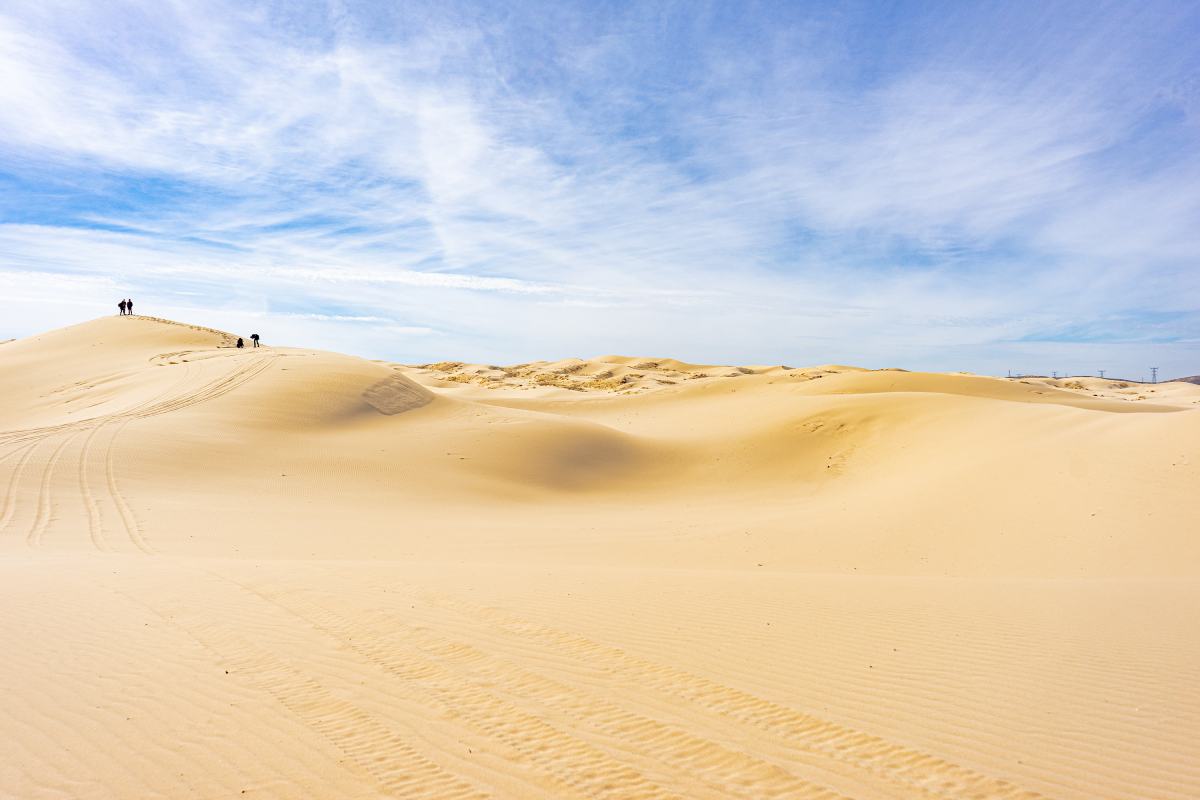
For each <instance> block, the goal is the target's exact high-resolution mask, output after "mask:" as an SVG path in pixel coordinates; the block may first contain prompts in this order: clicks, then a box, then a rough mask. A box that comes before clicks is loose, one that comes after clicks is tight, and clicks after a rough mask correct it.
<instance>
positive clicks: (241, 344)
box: [237, 336, 246, 350]
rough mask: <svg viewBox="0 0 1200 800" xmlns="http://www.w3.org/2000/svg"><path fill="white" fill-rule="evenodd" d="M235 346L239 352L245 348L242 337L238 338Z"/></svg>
mask: <svg viewBox="0 0 1200 800" xmlns="http://www.w3.org/2000/svg"><path fill="white" fill-rule="evenodd" d="M237 346H238V349H239V350H241V349H242V348H243V347H245V346H246V343H245V342H243V341H242V337H240V336H239V337H238V343H237Z"/></svg>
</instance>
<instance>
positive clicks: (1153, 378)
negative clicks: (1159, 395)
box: [1150, 367, 1158, 383]
mask: <svg viewBox="0 0 1200 800" xmlns="http://www.w3.org/2000/svg"><path fill="white" fill-rule="evenodd" d="M1150 382H1151V383H1158V367H1151V368H1150Z"/></svg>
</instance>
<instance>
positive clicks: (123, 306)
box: [117, 300, 126, 317]
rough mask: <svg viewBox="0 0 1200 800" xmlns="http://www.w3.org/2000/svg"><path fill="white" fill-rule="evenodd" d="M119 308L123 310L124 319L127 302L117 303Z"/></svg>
mask: <svg viewBox="0 0 1200 800" xmlns="http://www.w3.org/2000/svg"><path fill="white" fill-rule="evenodd" d="M117 308H119V309H121V316H122V317H123V316H125V308H126V306H125V301H124V300H121V302H119V303H117Z"/></svg>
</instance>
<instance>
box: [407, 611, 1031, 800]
mask: <svg viewBox="0 0 1200 800" xmlns="http://www.w3.org/2000/svg"><path fill="white" fill-rule="evenodd" d="M419 598H420V599H421V600H423V601H425V602H429V603H431V604H434V605H437V606H440V607H442V608H446V609H448V610H451V611H456V612H457V613H459V614H460V615H462V616H464V617H466V618H467V619H468V620H471V621H473V622H475V623H476V624H482V625H486V626H489V627H491V628H492V629H493V630H496V629H498V630H502V631H504V632H505V633H507V634H509V635H511V636H514V637H517V638H518V639H519V640H522V641H526V642H530V643H536V644H537V645H539V646H543V647H550V648H552V649H554V650H556V651H558V652H559V653H562V654H565V655H567V656H569V657H571V658H572V659H574V660H576V661H580V662H583V663H584V664H586V665H588V666H589V667H591V668H593V669H594V668H596V667H598V666H600V665H601V664H603V665H604V666H605V669H606V670H607V671H608V672H610V673H612V674H614V675H620V676H623V677H625V678H627V679H628V680H632V681H634V682H636V684H637V685H639V686H642V687H645V688H651V689H654V690H656V691H658V692H661V693H662V694H664V695H668V696H672V697H675V698H676V699H678V700H682V701H684V702H686V703H689V704H692V705H693V706H694V707H697V708H699V709H702V710H704V711H706V712H707V713H711V714H715V715H719V716H722V717H726V718H728V719H731V720H735V721H737V722H739V723H741V724H744V725H748V726H750V727H753V728H757V729H758V730H760V731H763V732H764V733H768V734H771V735H773V736H778V737H780V738H781V739H783V740H784V741H785V742H786V743H787V744H788V745H789V746H791V747H794V748H796V749H799V750H803V751H806V752H810V753H819V754H823V755H825V756H826V757H828V758H830V759H833V760H835V761H842V762H844V763H846V764H850V765H853V766H855V767H856V768H858V769H861V770H864V771H867V772H870V773H873V774H876V775H879V776H880V777H884V778H886V779H888V780H890V781H892V782H893V783H895V784H898V785H900V786H903V787H905V788H906V790H907V791H910V792H911V791H912V790H917V791H921V792H927V793H930V794H933V795H935V796H939V797H945V798H948V800H957V798H962V797H986V798H1008V799H1012V800H1039V799H1040V798H1042V795H1040V794H1038V793H1037V792H1034V791H1031V790H1027V789H1024V788H1023V787H1020V786H1017V785H1015V784H1012V783H1010V782H1008V781H1006V780H1004V779H1002V778H996V777H992V776H988V775H984V774H982V773H979V772H976V771H974V770H972V769H969V768H967V767H962V766H960V765H958V764H954V763H952V762H949V761H946V760H944V759H942V758H939V757H937V756H934V755H931V754H928V753H924V752H921V751H919V750H914V749H911V748H908V747H906V746H904V745H901V744H896V743H893V742H890V741H887V740H886V739H883V738H881V737H879V736H875V735H874V734H871V733H868V732H866V731H861V730H857V729H854V728H849V727H846V726H843V725H839V724H837V723H834V722H830V721H828V720H825V719H821V718H819V717H816V716H813V715H811V714H806V713H804V712H801V711H797V710H795V709H792V708H788V707H786V706H782V705H779V704H778V703H775V702H773V701H770V700H766V699H764V698H761V697H758V696H756V695H753V694H750V693H749V692H745V691H742V690H740V689H735V688H732V687H730V686H725V685H723V684H720V683H717V682H716V681H713V680H710V679H708V678H703V677H700V676H698V675H694V674H692V673H689V672H685V671H684V670H681V669H677V668H675V667H671V666H668V665H665V664H659V663H655V662H653V661H649V660H647V659H644V658H640V657H638V656H635V655H632V654H630V653H627V652H626V651H624V650H622V649H620V648H618V647H613V646H611V645H605V644H601V643H599V642H595V641H593V640H591V639H588V638H586V637H584V636H581V635H579V634H576V633H571V632H569V631H563V630H559V629H556V628H553V627H550V626H547V625H541V624H539V623H535V622H530V621H528V620H524V619H522V618H520V617H518V616H516V615H514V614H511V613H509V612H507V611H503V610H501V609H498V608H492V607H488V606H483V605H477V604H475V603H471V602H469V601H466V600H462V599H460V598H457V597H453V596H450V595H445V594H442V593H440V592H435V591H432V590H425V591H422V592H420V593H419Z"/></svg>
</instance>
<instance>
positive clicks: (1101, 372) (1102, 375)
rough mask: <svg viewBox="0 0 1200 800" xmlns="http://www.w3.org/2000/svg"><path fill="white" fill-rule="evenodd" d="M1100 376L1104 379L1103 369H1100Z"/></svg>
mask: <svg viewBox="0 0 1200 800" xmlns="http://www.w3.org/2000/svg"><path fill="white" fill-rule="evenodd" d="M1100 378H1101V380H1103V379H1104V370H1100Z"/></svg>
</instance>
